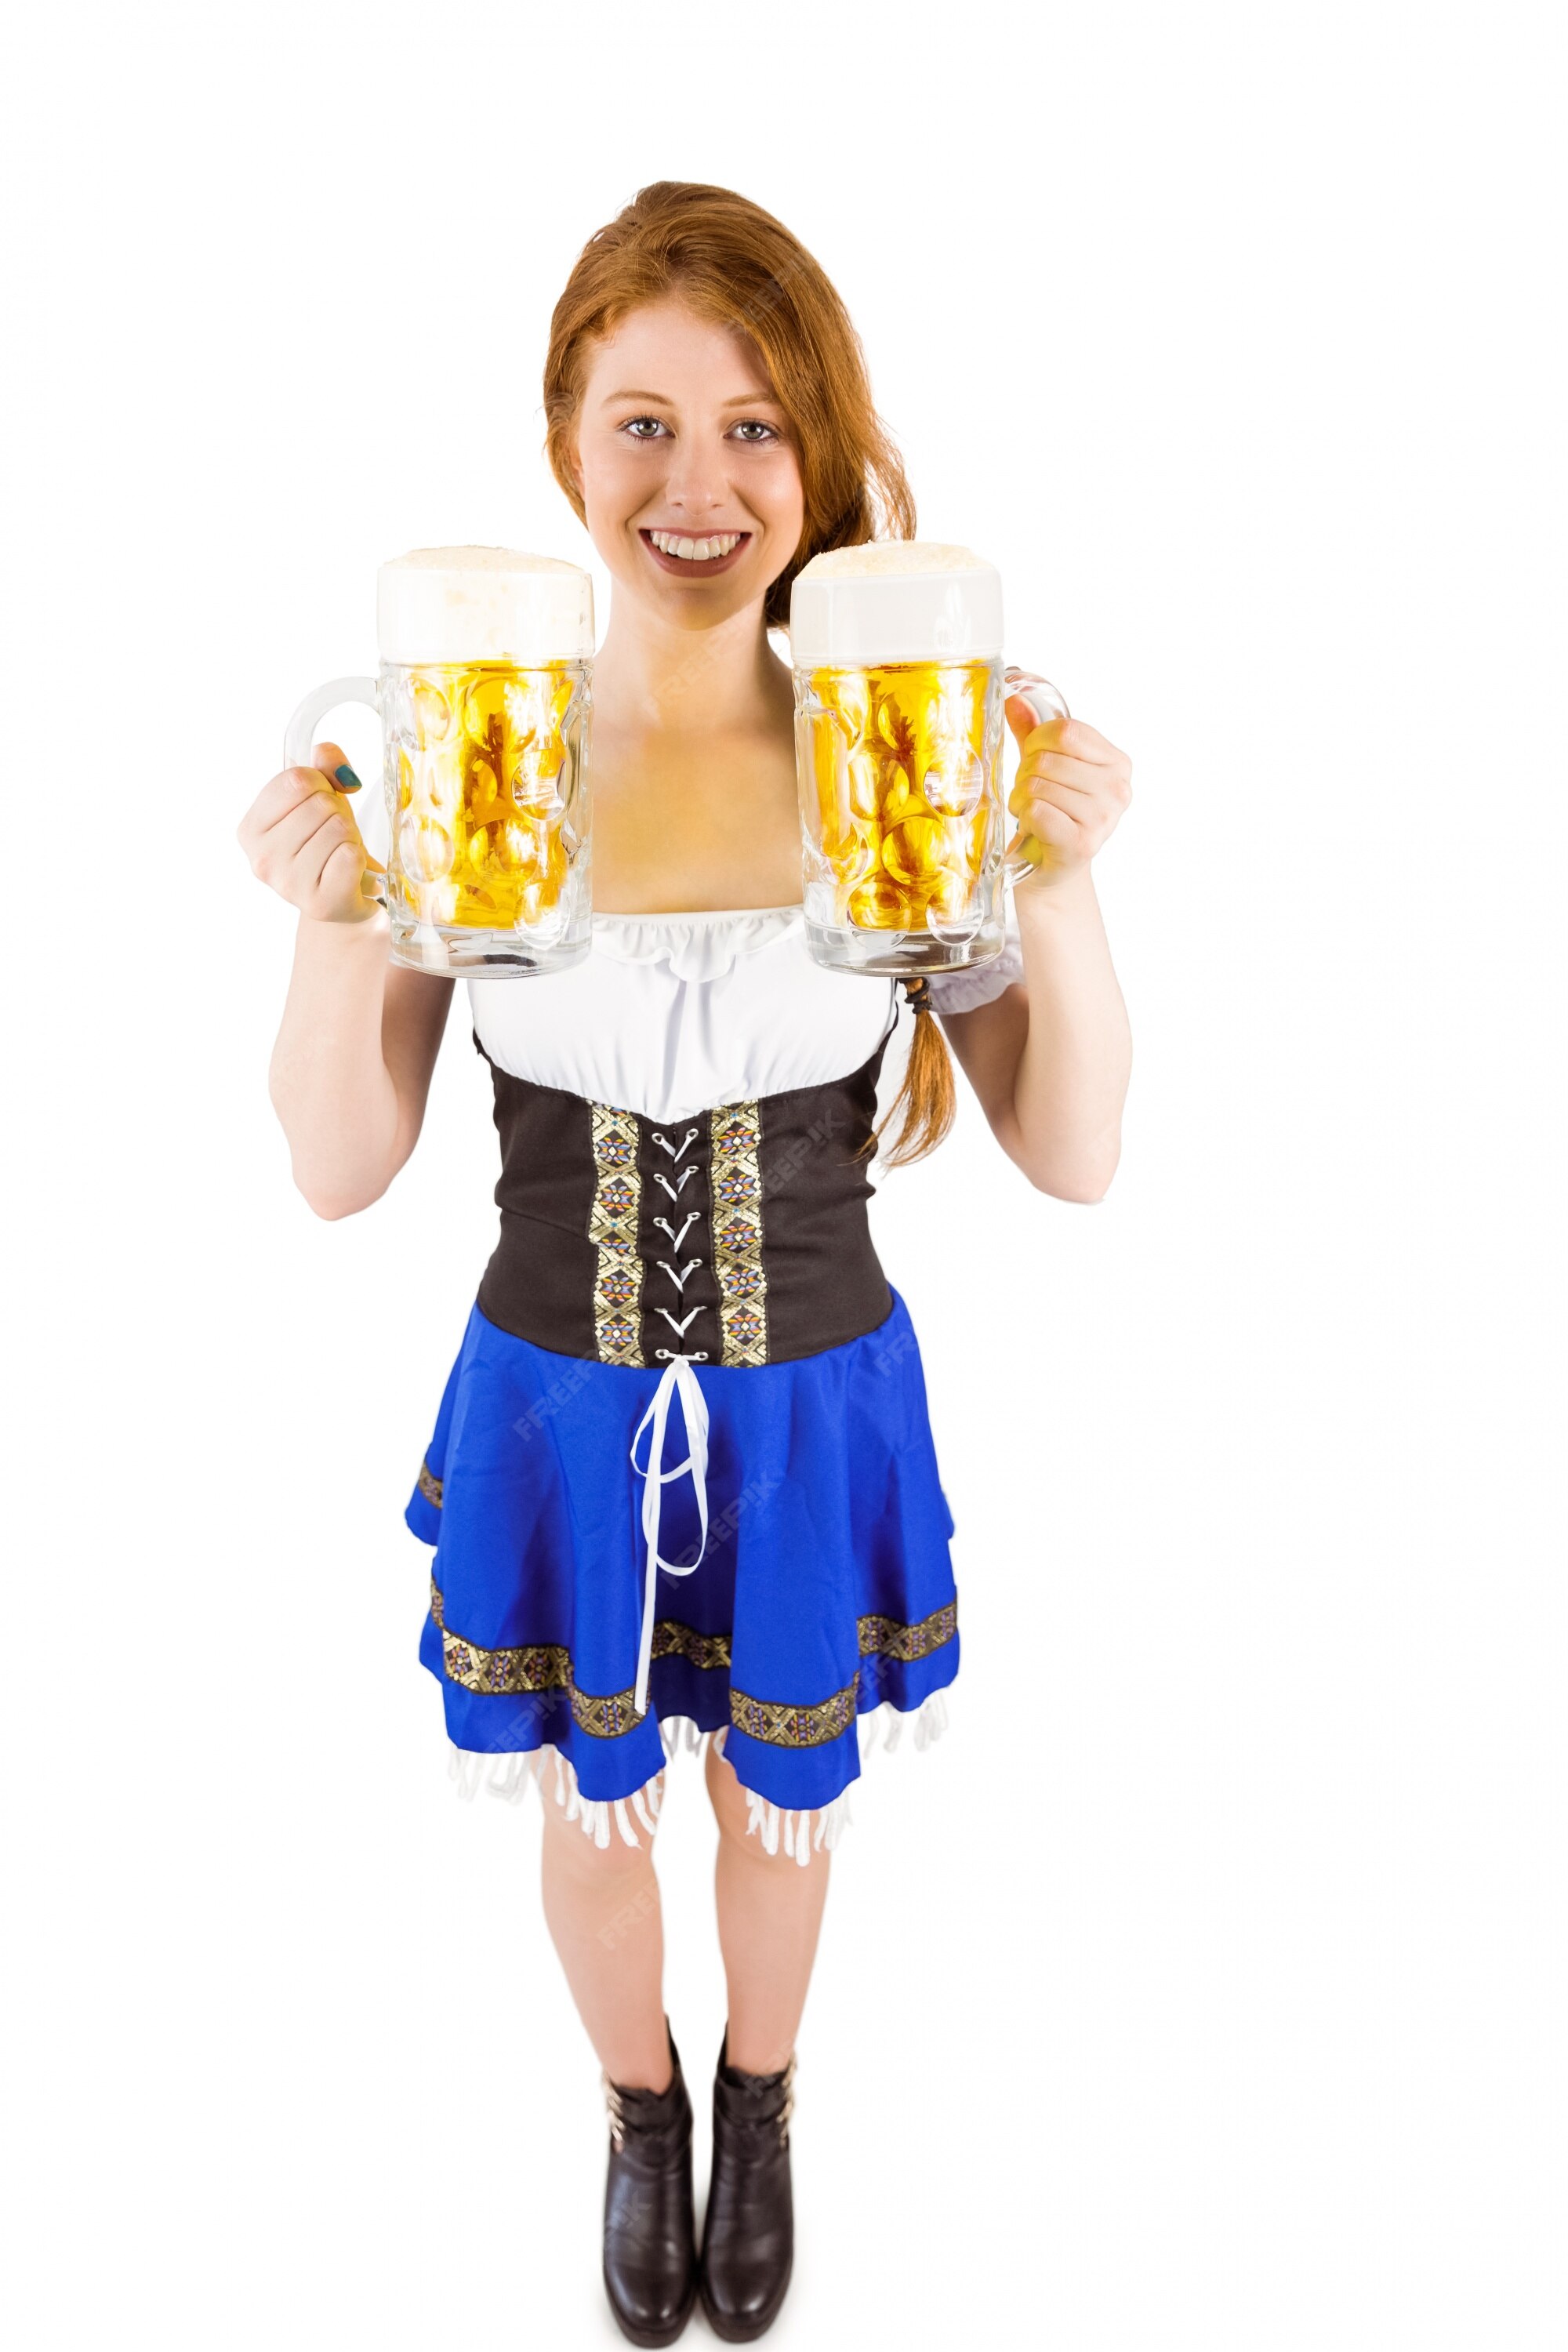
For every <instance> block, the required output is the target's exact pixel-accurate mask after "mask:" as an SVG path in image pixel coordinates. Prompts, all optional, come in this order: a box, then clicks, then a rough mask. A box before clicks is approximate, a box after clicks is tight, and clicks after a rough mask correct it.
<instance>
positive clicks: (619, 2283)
mask: <svg viewBox="0 0 1568 2352" xmlns="http://www.w3.org/2000/svg"><path fill="white" fill-rule="evenodd" d="M665 2031H666V2032H667V2033H668V2031H669V2028H668V2021H667V2022H666V2026H665ZM669 2063H670V2064H671V2066H672V2067H673V2068H674V2069H675V2072H674V2074H673V2075H672V2077H671V2079H670V2084H669V2088H668V2090H667V2091H637V2090H628V2089H626V2088H625V2087H624V2086H623V2085H621V2084H616V2083H612V2082H611V2080H610V2078H609V2076H608V2075H607V2074H606V2075H605V2077H604V2084H605V2103H606V2105H608V2108H609V2111H610V2168H609V2176H608V2178H607V2179H606V2180H605V2293H606V2294H608V2296H609V2298H610V2308H611V2310H612V2311H613V2312H614V2313H615V2315H616V2323H617V2325H618V2326H619V2327H620V2331H621V2334H622V2335H623V2336H629V2337H630V2339H631V2341H632V2342H633V2343H634V2344H673V2343H674V2341H675V2339H676V2337H677V2336H679V2333H680V2331H681V2329H682V2328H683V2327H684V2326H685V2325H686V2323H687V2321H688V2320H689V2318H690V2316H691V2306H692V2305H693V2303H694V2302H695V2301H696V2299H697V2223H696V2215H695V2210H694V2208H693V2204H692V2197H691V2101H690V2099H689V2097H688V2096H687V2091H686V2082H685V2078H684V2076H683V2075H682V2074H681V2071H680V2053H679V2051H678V2050H677V2049H676V2046H675V2040H674V2036H673V2035H671V2037H670V2043H669Z"/></svg>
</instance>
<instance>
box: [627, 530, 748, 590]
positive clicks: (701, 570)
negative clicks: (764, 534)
mask: <svg viewBox="0 0 1568 2352" xmlns="http://www.w3.org/2000/svg"><path fill="white" fill-rule="evenodd" d="M660 528H661V529H662V528H663V526H662V525H661V526H660ZM672 535H673V536H678V537H679V538H681V539H718V538H722V537H724V536H726V534H725V533H723V532H720V531H704V530H687V531H681V532H679V533H676V534H672ZM637 537H638V538H639V539H640V540H641V541H642V543H643V545H644V546H645V547H646V548H647V551H648V553H649V554H650V555H651V556H652V558H653V560H654V562H656V563H657V564H658V568H659V570H660V571H661V572H668V574H669V576H670V578H671V579H672V580H717V579H718V578H719V577H720V575H721V573H722V572H729V571H731V570H732V569H733V568H734V566H735V565H736V564H737V563H739V562H740V561H741V558H742V556H743V555H744V553H745V552H746V550H747V549H748V547H750V545H751V543H752V534H751V532H750V531H749V530H747V531H742V534H741V537H740V538H739V539H738V540H737V541H736V542H735V545H734V546H733V547H732V548H731V550H730V552H729V554H728V555H719V556H715V557H714V558H713V559H712V560H711V562H707V563H695V562H688V561H687V559H686V558H685V557H684V556H681V555H666V553H665V551H664V550H663V548H662V547H656V546H655V545H654V543H653V541H652V540H651V539H650V537H649V536H648V534H647V531H646V530H639V531H638V533H637Z"/></svg>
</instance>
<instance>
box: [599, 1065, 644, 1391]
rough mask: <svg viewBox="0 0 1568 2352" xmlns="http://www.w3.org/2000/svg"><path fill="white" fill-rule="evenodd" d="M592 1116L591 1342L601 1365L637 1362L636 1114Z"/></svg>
mask: <svg viewBox="0 0 1568 2352" xmlns="http://www.w3.org/2000/svg"><path fill="white" fill-rule="evenodd" d="M592 1109H593V1114H594V1170H595V1178H594V1204H593V1206H592V1208H591V1209H590V1210H589V1212H588V1239H589V1240H590V1241H591V1242H592V1243H593V1244H594V1247H595V1250H596V1251H597V1253H598V1256H597V1264H596V1269H595V1276H594V1339H595V1345H596V1346H597V1348H598V1350H599V1358H600V1360H601V1362H603V1363H606V1364H640V1363H641V1362H642V1280H643V1269H642V1260H641V1259H640V1258H639V1257H638V1255H637V1211H638V1208H639V1206H640V1204H641V1199H642V1179H641V1176H640V1175H639V1173H638V1171H637V1115H636V1113H635V1112H633V1111H629V1110H616V1108H614V1107H613V1105H611V1104H609V1103H597V1102H596V1103H595V1104H593V1105H592Z"/></svg>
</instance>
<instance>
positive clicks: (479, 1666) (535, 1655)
mask: <svg viewBox="0 0 1568 2352" xmlns="http://www.w3.org/2000/svg"><path fill="white" fill-rule="evenodd" d="M430 1614H431V1616H432V1617H433V1618H434V1620H435V1622H436V1625H437V1630H438V1631H439V1633H440V1635H441V1660H442V1664H443V1666H444V1668H445V1670H446V1675H447V1681H448V1682H454V1683H460V1684H461V1685H462V1687H463V1688H464V1689H465V1690H470V1691H477V1692H478V1693H479V1694H480V1695H481V1696H485V1697H515V1696H518V1695H519V1694H521V1693H525V1692H544V1691H562V1692H564V1693H565V1694H566V1696H567V1698H568V1700H569V1702H570V1705H571V1708H572V1718H573V1721H574V1723H575V1724H576V1725H577V1727H578V1728H579V1730H582V1731H585V1732H587V1733H588V1734H589V1735H590V1737H591V1738H595V1739H616V1738H619V1737H620V1735H621V1733H622V1732H624V1731H630V1730H632V1729H633V1728H634V1727H635V1726H636V1725H637V1724H638V1723H640V1722H641V1720H642V1717H640V1716H639V1715H638V1714H637V1709H636V1708H635V1706H633V1705H632V1700H633V1696H634V1693H633V1691H632V1690H631V1689H626V1690H624V1691H612V1692H610V1693H608V1694H607V1695H606V1696H604V1697H602V1698H601V1697H596V1696H594V1695H593V1694H592V1693H590V1692H588V1691H582V1690H579V1689H578V1687H577V1685H576V1683H575V1681H574V1679H573V1673H572V1653H571V1651H570V1650H568V1649H566V1648H565V1647H564V1646H563V1644H562V1643H558V1642H548V1643H530V1644H528V1645H526V1646H524V1647H521V1648H519V1649H511V1650H481V1649H480V1648H479V1646H478V1645H477V1644H476V1643H472V1642H465V1641H463V1640H461V1639H460V1638H459V1636H458V1634H456V1633H448V1632H447V1621H446V1604H445V1601H444V1599H443V1597H442V1593H441V1591H440V1588H439V1586H438V1585H437V1582H436V1580H435V1578H434V1577H432V1578H431V1580H430ZM858 1627H859V1641H860V1655H861V1656H862V1657H863V1658H869V1657H884V1658H896V1659H900V1660H902V1661H903V1663H904V1664H913V1663H914V1662H915V1660H917V1659H920V1658H929V1657H930V1656H931V1654H932V1653H933V1651H936V1650H940V1649H941V1648H942V1644H943V1643H944V1642H951V1641H952V1637H953V1635H954V1633H956V1632H957V1630H958V1603H957V1602H956V1601H948V1602H947V1603H946V1604H945V1605H944V1606H943V1607H942V1608H941V1609H935V1610H933V1611H932V1612H931V1615H930V1616H929V1617H922V1618H921V1621H920V1622H919V1623H918V1624H914V1625H901V1624H900V1623H899V1622H898V1620H897V1619H896V1618H893V1617H876V1616H872V1617H862V1618H861V1619H860V1620H859V1621H858ZM653 1654H654V1656H655V1657H656V1658H676V1657H679V1658H685V1659H687V1660H689V1663H690V1664H692V1665H694V1666H700V1667H702V1668H704V1669H705V1670H710V1669H714V1668H718V1667H723V1668H725V1669H728V1668H729V1666H730V1665H731V1661H732V1650H731V1636H730V1635H729V1634H728V1633H699V1632H698V1630H697V1628H696V1627H695V1626H694V1625H683V1624H681V1623H680V1622H679V1620H678V1619H676V1618H673V1617H661V1618H660V1619H659V1620H658V1623H657V1624H656V1625H655V1626H654V1629H653ZM859 1688H860V1676H859V1675H858V1674H857V1675H856V1676H855V1679H854V1681H853V1682H848V1683H846V1684H845V1685H844V1688H843V1689H842V1690H840V1691H835V1692H834V1694H833V1696H832V1697H831V1698H825V1699H820V1700H818V1702H817V1703H816V1706H786V1705H784V1704H783V1703H782V1702H780V1701H778V1700H776V1699H760V1698H749V1697H748V1696H746V1694H745V1692H744V1691H738V1690H733V1689H731V1693H730V1720H731V1723H733V1724H734V1725H735V1727H736V1728H737V1729H738V1730H741V1731H744V1732H746V1733H747V1734H748V1735H749V1736H750V1737H751V1738H752V1739H761V1740H764V1741H766V1743H767V1744H768V1746H770V1747H772V1748H819V1747H821V1746H822V1745H823V1743H824V1742H825V1741H826V1740H829V1739H837V1738H838V1737H839V1735H840V1734H841V1733H842V1732H845V1731H847V1730H848V1728H849V1727H850V1725H851V1724H852V1723H853V1722H854V1720H855V1715H856V1708H857V1705H858V1696H859Z"/></svg>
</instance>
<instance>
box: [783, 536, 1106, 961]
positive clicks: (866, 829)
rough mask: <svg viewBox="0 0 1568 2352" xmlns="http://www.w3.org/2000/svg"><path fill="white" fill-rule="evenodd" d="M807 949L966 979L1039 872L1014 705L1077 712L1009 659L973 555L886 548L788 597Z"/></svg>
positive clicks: (880, 544)
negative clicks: (1012, 743) (1022, 828)
mask: <svg viewBox="0 0 1568 2352" xmlns="http://www.w3.org/2000/svg"><path fill="white" fill-rule="evenodd" d="M789 633H790V652H791V667H792V670H793V673H794V677H795V774H796V779H797V782H798V784H799V788H800V818H801V834H802V866H803V886H804V887H803V892H802V896H803V900H804V905H805V936H806V943H807V945H808V946H809V948H810V950H811V953H812V955H813V956H814V958H815V959H816V961H817V962H818V963H821V964H826V966H827V967H828V968H829V969H830V970H832V971H865V972H877V973H891V974H893V975H895V976H898V975H913V974H915V973H919V972H939V971H962V970H963V969H964V968H965V967H966V966H968V965H971V964H982V963H987V962H989V961H990V960H991V959H992V958H993V957H994V956H996V955H999V954H1000V953H1001V951H1002V947H1003V942H1004V939H1005V930H1006V905H1005V888H1006V885H1007V883H1008V882H1010V881H1016V880H1018V879H1019V878H1020V877H1021V876H1022V875H1024V874H1026V873H1029V872H1031V871H1032V870H1033V868H1032V866H1031V864H1030V862H1029V858H1028V855H1027V853H1026V851H1025V850H1024V848H1023V847H1022V845H1021V844H1018V845H1015V844H1014V843H1012V842H1010V841H1009V837H1008V836H1009V835H1010V833H1011V832H1012V829H1013V828H1012V822H1011V819H1010V817H1009V815H1008V812H1007V805H1006V793H1005V788H1004V785H1003V781H1002V744H1003V739H1004V736H1005V731H1006V730H1005V719H1004V713H1005V704H1006V702H1007V701H1008V699H1009V698H1013V697H1015V696H1016V697H1019V698H1022V699H1023V700H1024V701H1026V703H1027V704H1028V705H1029V707H1030V708H1031V709H1033V710H1034V712H1035V715H1036V718H1037V720H1039V719H1045V718H1047V716H1049V715H1051V714H1052V713H1060V714H1065V712H1066V709H1067V706H1066V704H1065V703H1064V702H1063V701H1062V699H1061V698H1060V696H1059V695H1058V693H1057V691H1056V689H1055V688H1054V687H1052V686H1050V685H1049V684H1048V683H1047V680H1046V679H1044V678H1041V677H1036V676H1035V675H1034V674H1033V673H1032V672H1029V671H1024V670H1019V669H1016V668H1014V667H1008V666H1005V664H1004V661H1003V657H1002V584H1001V581H1000V579H999V578H998V575H997V572H996V569H995V566H994V564H990V563H987V562H984V560H983V558H981V557H980V556H978V555H974V554H973V553H972V552H971V551H970V550H969V549H968V548H966V547H950V546H945V545H938V544H937V543H935V542H934V541H924V540H877V541H868V542H867V543H865V544H864V545H860V546H856V547H838V548H831V549H826V550H825V551H823V552H822V553H821V554H819V555H814V556H813V557H812V559H811V561H810V562H809V563H807V564H805V566H804V567H803V568H802V570H801V571H800V572H797V573H796V575H795V580H794V582H793V583H792V584H791V590H790V632H789Z"/></svg>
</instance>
